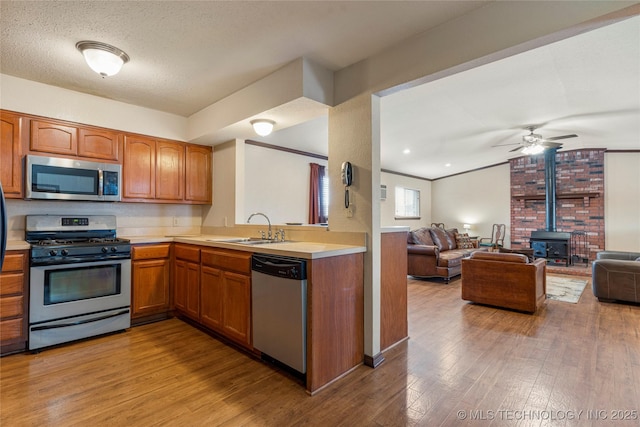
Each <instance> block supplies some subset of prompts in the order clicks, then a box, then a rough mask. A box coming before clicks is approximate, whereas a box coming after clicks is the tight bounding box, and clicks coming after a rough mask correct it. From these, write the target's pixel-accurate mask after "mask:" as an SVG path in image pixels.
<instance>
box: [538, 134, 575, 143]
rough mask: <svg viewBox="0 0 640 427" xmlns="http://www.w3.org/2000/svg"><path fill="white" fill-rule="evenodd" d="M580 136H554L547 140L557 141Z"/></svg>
mask: <svg viewBox="0 0 640 427" xmlns="http://www.w3.org/2000/svg"><path fill="white" fill-rule="evenodd" d="M577 136H578V135H576V134H575V133H572V134H571V135H561V136H552V137H551V138H545V139H546V140H547V141H557V140H559V139H567V138H576V137H577Z"/></svg>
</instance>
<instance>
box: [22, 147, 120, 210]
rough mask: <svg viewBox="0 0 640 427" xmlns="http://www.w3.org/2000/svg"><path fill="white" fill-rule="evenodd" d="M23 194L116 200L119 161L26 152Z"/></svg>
mask: <svg viewBox="0 0 640 427" xmlns="http://www.w3.org/2000/svg"><path fill="white" fill-rule="evenodd" d="M25 175H26V179H25V180H26V185H25V198H27V199H47V200H90V201H100V202H118V201H120V200H121V198H122V195H121V194H120V193H121V188H122V165H117V164H113V163H99V162H91V161H86V160H74V159H62V158H58V157H44V156H33V155H28V156H26V171H25Z"/></svg>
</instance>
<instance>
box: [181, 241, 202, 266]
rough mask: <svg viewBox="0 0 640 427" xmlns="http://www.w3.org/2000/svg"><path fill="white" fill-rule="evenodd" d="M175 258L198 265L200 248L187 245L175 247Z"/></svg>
mask: <svg viewBox="0 0 640 427" xmlns="http://www.w3.org/2000/svg"><path fill="white" fill-rule="evenodd" d="M176 258H177V259H183V260H185V261H191V262H197V263H199V262H200V248H198V247H194V246H187V245H176Z"/></svg>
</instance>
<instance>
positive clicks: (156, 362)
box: [0, 280, 640, 427]
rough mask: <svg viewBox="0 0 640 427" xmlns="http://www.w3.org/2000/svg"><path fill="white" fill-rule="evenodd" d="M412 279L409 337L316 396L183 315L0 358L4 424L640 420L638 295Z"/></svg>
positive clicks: (433, 423)
mask: <svg viewBox="0 0 640 427" xmlns="http://www.w3.org/2000/svg"><path fill="white" fill-rule="evenodd" d="M408 286H409V305H410V307H409V333H410V337H411V338H410V339H409V340H408V341H406V342H403V343H401V344H400V345H398V346H396V347H394V348H393V349H391V350H389V351H387V352H386V353H385V358H386V360H385V362H384V363H383V364H381V365H380V366H379V367H378V368H376V369H371V368H368V367H365V366H361V367H359V368H358V369H356V371H354V372H353V373H351V374H349V375H348V376H346V377H345V378H343V379H341V380H339V381H338V382H336V383H334V384H333V385H331V386H330V387H328V388H327V389H325V390H323V391H321V392H320V393H318V394H317V395H315V396H312V397H310V396H308V395H307V394H306V392H305V390H304V388H303V387H302V386H301V385H300V384H298V383H296V381H295V380H293V379H292V378H290V377H288V376H287V375H284V374H283V373H282V372H280V371H278V370H276V369H274V368H272V367H270V366H268V365H266V364H264V363H262V362H260V361H258V360H255V359H252V358H250V357H248V356H246V355H244V354H242V353H240V352H238V351H236V350H234V349H232V348H230V347H227V346H226V345H224V344H222V343H220V342H219V341H217V340H215V339H213V338H211V337H210V336H208V335H206V334H205V333H203V332H201V331H199V330H197V329H195V328H193V327H191V326H189V325H187V324H186V323H183V322H182V321H180V320H178V319H171V320H167V321H163V322H159V323H154V324H149V325H144V326H140V327H136V328H132V329H131V330H129V331H128V332H126V333H121V334H116V335H112V336H108V337H102V338H97V339H92V340H88V341H85V342H80V343H75V344H71V345H66V346H63V347H59V348H55V349H50V350H47V351H43V352H42V353H40V354H20V355H12V356H7V357H4V358H2V359H0V364H1V378H0V381H1V382H0V386H1V390H0V395H1V401H0V404H1V407H0V411H1V419H0V421H1V425H2V426H3V427H4V426H73V425H82V426H213V425H226V426H238V425H243V426H253V425H256V426H289V425H295V426H298V425H310V426H315V425H319V426H320V425H321V426H337V425H340V426H381V425H385V426H404V425H420V426H422V425H424V426H438V425H441V426H458V425H472V426H485V425H492V426H494V425H495V426H497V425H507V426H513V425H526V426H542V425H544V426H556V425H579V426H585V425H622V426H635V425H639V424H640V421H638V420H637V417H638V415H636V416H635V417H636V419H635V420H629V421H624V422H619V423H612V420H611V419H612V418H613V417H614V416H616V412H612V411H618V410H619V411H638V410H640V407H639V406H640V404H639V402H640V306H638V305H623V304H606V303H599V302H598V301H597V300H596V299H595V298H594V297H593V294H592V293H591V290H590V285H588V286H587V288H586V289H585V291H584V293H583V295H582V298H581V299H580V302H579V303H578V304H569V303H562V302H557V301H549V300H548V301H547V303H546V305H545V306H544V307H543V308H542V309H541V310H540V311H539V312H538V313H536V314H535V315H527V314H521V313H517V312H512V311H507V310H500V309H495V308H491V307H486V306H480V305H476V304H471V303H468V302H465V301H462V300H461V299H460V281H459V280H456V281H453V282H452V283H451V284H449V285H444V284H443V283H442V282H439V281H417V280H409V284H408ZM590 410H591V411H595V410H601V411H605V412H598V413H597V414H598V415H600V417H601V418H603V417H604V416H605V415H606V416H607V420H604V421H602V420H601V421H595V420H594V419H593V418H594V414H595V413H591V416H590V417H589V414H588V413H587V411H590ZM459 411H464V412H459ZM491 411H493V412H491ZM516 411H522V412H516ZM572 411H574V412H572ZM578 411H584V412H583V413H582V414H580V413H579V412H578ZM463 413H464V414H465V415H466V416H467V419H466V420H464V421H463V420H461V419H460V418H461V416H460V415H461V414H463ZM636 414H637V412H636ZM617 415H623V416H624V415H625V413H624V412H620V413H617ZM564 417H573V418H574V419H558V418H564ZM627 417H628V418H633V417H634V415H633V412H629V413H628V416H627ZM471 418H475V419H473V420H472V419H471ZM523 418H524V419H523ZM540 418H553V419H551V420H550V419H544V420H541V419H540ZM589 418H591V419H589Z"/></svg>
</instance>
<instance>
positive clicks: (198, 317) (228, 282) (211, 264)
mask: <svg viewBox="0 0 640 427" xmlns="http://www.w3.org/2000/svg"><path fill="white" fill-rule="evenodd" d="M175 258H176V261H175V281H174V305H175V309H176V311H178V312H179V313H180V314H182V315H184V316H187V317H189V318H190V319H192V320H195V321H197V322H198V323H199V324H200V325H202V326H204V327H206V328H208V329H210V330H211V331H214V332H216V333H218V334H219V335H221V336H224V337H225V338H228V339H230V340H232V341H234V342H235V343H237V344H240V345H241V346H243V347H246V348H248V349H250V350H251V349H252V344H251V253H249V252H243V251H234V250H228V249H211V248H204V247H202V248H201V247H198V246H193V245H184V244H176V247H175Z"/></svg>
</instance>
